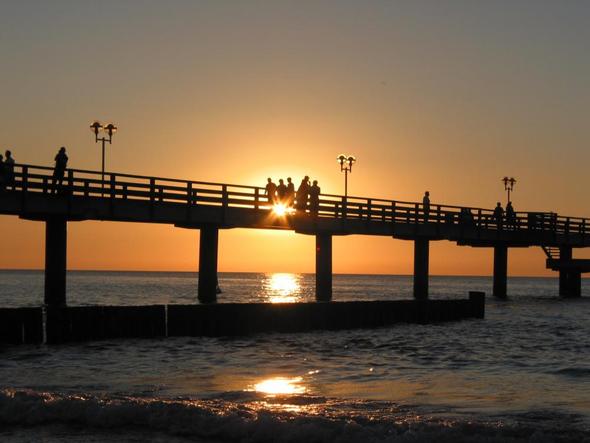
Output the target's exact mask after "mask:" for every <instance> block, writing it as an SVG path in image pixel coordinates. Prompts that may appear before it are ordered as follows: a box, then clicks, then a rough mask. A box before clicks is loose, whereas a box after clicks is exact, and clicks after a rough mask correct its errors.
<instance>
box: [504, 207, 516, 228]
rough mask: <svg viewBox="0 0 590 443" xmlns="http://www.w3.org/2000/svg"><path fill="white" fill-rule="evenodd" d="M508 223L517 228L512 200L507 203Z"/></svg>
mask: <svg viewBox="0 0 590 443" xmlns="http://www.w3.org/2000/svg"><path fill="white" fill-rule="evenodd" d="M506 225H508V226H510V227H512V228H516V213H515V212H514V208H513V207H512V202H508V204H507V205H506Z"/></svg>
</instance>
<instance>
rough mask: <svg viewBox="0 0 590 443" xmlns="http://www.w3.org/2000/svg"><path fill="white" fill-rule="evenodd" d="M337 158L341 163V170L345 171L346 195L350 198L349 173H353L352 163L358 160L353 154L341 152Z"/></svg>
mask: <svg viewBox="0 0 590 443" xmlns="http://www.w3.org/2000/svg"><path fill="white" fill-rule="evenodd" d="M337 160H338V163H340V172H344V197H345V198H348V173H349V172H350V173H352V165H353V164H354V162H356V158H354V157H353V156H352V155H349V156H346V155H344V154H340V155H339V156H338V158H337Z"/></svg>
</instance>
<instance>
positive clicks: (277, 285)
mask: <svg viewBox="0 0 590 443" xmlns="http://www.w3.org/2000/svg"><path fill="white" fill-rule="evenodd" d="M265 286H266V290H267V292H268V296H269V297H268V298H269V301H270V302H271V303H295V302H297V301H299V299H300V297H299V295H298V292H299V291H300V289H301V286H300V284H299V279H298V276H297V275H295V274H287V273H278V274H272V275H271V276H270V277H267V281H266V282H265Z"/></svg>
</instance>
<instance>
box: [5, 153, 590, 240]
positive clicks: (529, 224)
mask: <svg viewBox="0 0 590 443" xmlns="http://www.w3.org/2000/svg"><path fill="white" fill-rule="evenodd" d="M31 171H33V172H31ZM42 171H51V174H44V173H43V172H42ZM35 172H38V173H35ZM67 172H68V174H67V176H66V177H64V185H63V186H64V187H69V188H70V189H71V192H72V193H75V194H76V195H77V194H81V195H83V196H91V195H92V196H96V195H98V196H104V198H109V199H113V198H119V197H122V198H124V199H127V198H132V199H133V198H139V199H149V200H150V201H152V202H154V201H158V202H163V201H169V202H170V201H171V202H176V203H178V202H184V203H188V204H191V205H200V204H209V205H211V204H213V205H216V206H223V207H224V208H227V207H241V208H243V207H251V208H252V209H256V210H257V209H261V208H262V209H270V206H271V205H269V203H268V201H267V197H266V196H265V195H264V188H262V187H259V186H247V185H238V184H227V183H216V182H202V181H194V180H180V179H174V178H162V177H150V176H144V175H135V174H123V173H114V172H105V180H104V181H103V180H102V178H101V177H102V172H99V171H90V170H84V169H68V170H67ZM52 174H53V168H51V167H47V166H36V165H28V164H16V165H15V178H21V179H22V180H20V181H18V180H17V181H16V182H15V185H14V186H15V188H16V187H19V188H20V189H21V191H28V192H36V191H38V190H40V191H41V192H43V193H48V192H50V191H51V189H50V188H51V184H50V183H49V182H50V180H52ZM80 175H89V176H90V177H84V176H82V177H80ZM120 179H126V180H125V181H122V180H120ZM133 180H139V181H133ZM162 182H164V183H162ZM18 185H20V186H18ZM241 190H243V191H241ZM493 212H494V211H493V210H492V209H485V208H475V207H466V206H455V205H442V204H436V203H431V204H430V209H429V210H428V211H426V210H425V208H424V205H423V204H422V203H419V202H407V201H396V200H387V199H380V198H366V197H354V196H348V197H344V196H342V195H336V194H321V195H320V201H319V208H318V211H317V216H319V217H332V218H345V219H363V220H374V221H384V222H385V221H388V222H390V221H393V222H397V221H405V222H406V223H413V224H423V223H437V224H440V223H453V224H460V225H464V226H469V225H473V226H477V227H478V228H482V227H483V228H484V229H492V228H495V229H521V228H522V227H526V228H527V229H541V230H546V228H549V229H550V230H552V231H556V232H563V233H566V234H569V233H584V234H585V233H586V230H587V228H586V226H589V225H590V223H587V220H589V219H586V218H583V217H566V216H560V215H558V214H556V213H553V212H523V211H519V212H516V213H515V214H514V218H513V219H511V220H508V218H507V217H506V214H504V217H503V218H502V219H500V220H496V219H495V218H494V215H493Z"/></svg>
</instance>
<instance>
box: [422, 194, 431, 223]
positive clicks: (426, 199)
mask: <svg viewBox="0 0 590 443" xmlns="http://www.w3.org/2000/svg"><path fill="white" fill-rule="evenodd" d="M422 211H424V223H427V222H428V215H429V214H430V192H428V191H426V192H425V193H424V198H422Z"/></svg>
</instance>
